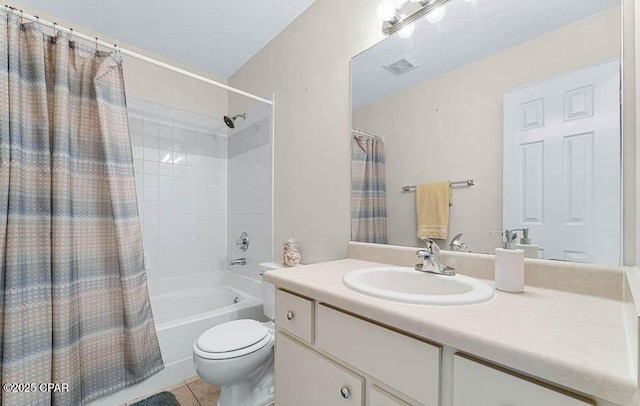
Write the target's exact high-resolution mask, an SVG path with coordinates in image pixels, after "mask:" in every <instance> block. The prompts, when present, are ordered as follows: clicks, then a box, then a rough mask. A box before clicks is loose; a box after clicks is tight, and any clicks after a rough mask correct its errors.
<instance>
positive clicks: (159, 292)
mask: <svg viewBox="0 0 640 406" xmlns="http://www.w3.org/2000/svg"><path fill="white" fill-rule="evenodd" d="M261 294H262V290H261V285H260V282H258V281H256V280H254V279H251V278H247V277H245V276H241V275H237V274H235V273H233V272H229V271H217V272H206V273H201V274H193V275H188V276H184V277H180V278H168V279H161V280H153V279H151V280H149V296H150V298H151V309H152V310H153V318H154V322H155V325H156V331H157V333H158V342H159V344H160V351H161V352H162V359H163V361H164V365H165V369H164V370H162V371H161V372H159V373H157V374H156V375H154V376H152V377H150V378H149V379H146V380H145V381H143V382H140V383H138V384H135V385H132V386H130V387H128V388H126V389H123V390H121V391H119V392H116V393H114V394H112V395H109V396H105V397H103V398H100V399H98V400H96V401H94V402H91V403H90V404H89V405H90V406H107V405H108V406H113V405H119V404H122V403H124V402H126V401H130V400H132V399H135V398H138V397H141V396H144V395H146V394H149V393H152V392H156V391H158V390H160V389H162V388H165V387H166V386H168V385H172V384H174V383H176V382H178V381H180V380H183V379H186V378H188V377H190V376H193V375H195V373H196V372H195V369H194V367H193V361H192V355H193V352H192V351H193V350H192V347H193V343H194V342H195V340H196V339H197V338H198V337H199V336H200V334H202V333H203V332H204V331H206V330H208V329H210V328H211V327H214V326H216V325H218V324H220V323H224V322H227V321H231V320H237V319H255V320H264V315H263V313H262V300H261V298H260V297H261Z"/></svg>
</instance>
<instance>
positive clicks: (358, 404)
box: [275, 333, 364, 406]
mask: <svg viewBox="0 0 640 406" xmlns="http://www.w3.org/2000/svg"><path fill="white" fill-rule="evenodd" d="M275 374H276V383H275V384H276V405H278V406H302V405H304V406H334V405H335V406H342V405H344V406H364V395H363V394H364V379H363V378H362V377H360V376H358V375H356V374H354V373H352V372H349V371H347V370H346V369H344V368H342V367H341V366H339V365H337V364H335V363H333V362H331V361H329V360H328V359H326V358H324V357H322V356H321V355H319V354H318V353H316V352H314V351H312V350H310V349H308V348H307V347H305V346H303V345H302V344H300V343H297V342H295V341H294V340H293V339H291V338H289V337H288V336H287V335H286V334H282V333H278V334H277V336H276V360H275Z"/></svg>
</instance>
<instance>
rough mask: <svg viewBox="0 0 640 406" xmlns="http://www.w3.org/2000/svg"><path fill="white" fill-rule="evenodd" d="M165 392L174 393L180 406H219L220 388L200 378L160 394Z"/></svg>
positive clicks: (176, 385) (179, 384) (178, 383)
mask: <svg viewBox="0 0 640 406" xmlns="http://www.w3.org/2000/svg"><path fill="white" fill-rule="evenodd" d="M163 391H167V392H171V393H173V395H174V396H175V397H176V399H177V400H178V402H180V406H216V405H217V404H218V397H219V396H220V387H218V386H214V385H210V384H208V383H206V382H203V381H202V380H200V378H199V377H198V376H192V377H191V378H188V379H185V380H184V381H180V382H177V383H175V384H173V385H171V386H168V387H166V388H163V389H160V390H159V391H158V392H163ZM151 395H153V393H150V394H148V395H145V396H143V397H141V398H140V399H134V400H132V401H130V402H127V405H131V404H133V403H135V402H137V401H139V400H142V399H145V398H148V397H149V396H151Z"/></svg>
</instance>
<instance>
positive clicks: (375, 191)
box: [351, 134, 387, 244]
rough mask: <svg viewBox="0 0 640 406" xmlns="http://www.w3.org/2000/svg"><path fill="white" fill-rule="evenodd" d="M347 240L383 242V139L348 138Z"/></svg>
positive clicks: (384, 203)
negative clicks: (348, 205)
mask: <svg viewBox="0 0 640 406" xmlns="http://www.w3.org/2000/svg"><path fill="white" fill-rule="evenodd" d="M351 239H352V240H353V241H360V242H370V243H377V244H386V243H387V185H386V177H385V172H384V142H383V141H382V140H381V139H377V138H373V137H367V136H359V135H357V134H353V136H352V139H351Z"/></svg>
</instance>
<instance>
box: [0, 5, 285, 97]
mask: <svg viewBox="0 0 640 406" xmlns="http://www.w3.org/2000/svg"><path fill="white" fill-rule="evenodd" d="M4 10H5V11H6V12H10V13H12V14H14V15H17V16H19V17H20V18H23V19H25V20H29V21H34V22H36V23H38V24H40V25H44V26H45V27H49V28H53V29H54V30H57V31H62V32H66V33H69V34H71V36H72V37H76V38H80V39H83V40H85V41H89V42H92V43H94V44H96V46H98V45H100V46H103V47H106V48H112V49H113V50H114V51H117V52H120V53H121V54H123V55H127V56H130V57H132V58H136V59H139V60H141V61H144V62H147V63H150V64H152V65H156V66H159V67H161V68H165V69H167V70H170V71H173V72H176V73H179V74H181V75H184V76H188V77H190V78H192V79H196V80H199V81H201V82H205V83H208V84H210V85H213V86H217V87H219V88H222V89H225V90H228V91H230V92H233V93H236V94H239V95H242V96H246V97H248V98H250V99H253V100H257V101H259V102H262V103H266V104H268V105H270V106H272V105H273V102H272V101H271V100H268V99H264V98H262V97H260V96H256V95H254V94H251V93H247V92H245V91H243V90H240V89H236V88H235V87H231V86H229V85H225V84H224V83H220V82H216V81H215V80H211V79H209V78H206V77H204V76H201V75H198V74H195V73H193V72H189V71H188V70H184V69H180V68H178V67H177V66H173V65H170V64H168V63H165V62H161V61H159V60H157V59H153V58H149V57H148V56H144V55H142V54H139V53H137V52H133V51H130V50H128V49H125V48H120V47H119V46H118V45H116V44H110V43H108V42H105V41H102V40H100V39H98V37H90V36H89V35H86V34H82V33H80V32H77V31H75V30H74V29H73V28H67V27H63V26H61V25H60V24H58V23H56V22H51V21H47V20H44V19H42V18H40V17H38V16H35V15H31V14H27V13H25V12H23V11H22V10H18V9H17V8H15V7H11V6H9V5H6V4H5V5H4Z"/></svg>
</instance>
